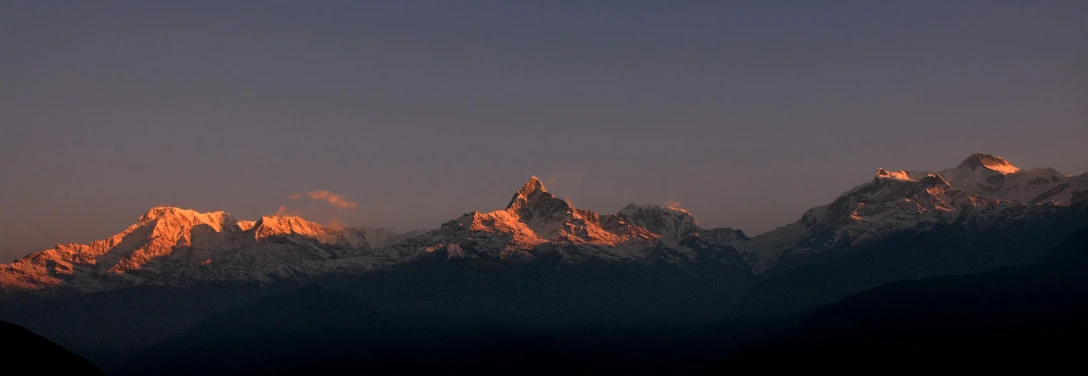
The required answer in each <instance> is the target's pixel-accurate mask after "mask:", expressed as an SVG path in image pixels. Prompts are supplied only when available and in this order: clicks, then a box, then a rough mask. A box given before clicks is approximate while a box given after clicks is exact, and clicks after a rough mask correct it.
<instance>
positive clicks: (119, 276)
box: [0, 177, 743, 291]
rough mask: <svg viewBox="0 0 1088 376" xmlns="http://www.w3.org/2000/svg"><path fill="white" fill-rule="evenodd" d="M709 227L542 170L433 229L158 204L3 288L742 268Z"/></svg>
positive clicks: (40, 258)
mask: <svg viewBox="0 0 1088 376" xmlns="http://www.w3.org/2000/svg"><path fill="white" fill-rule="evenodd" d="M651 229H652V230H651ZM698 232H700V229H699V228H698V224H696V222H695V220H694V219H693V218H692V217H691V216H690V215H689V214H688V213H687V212H686V211H684V210H682V209H672V208H661V207H653V206H634V205H630V206H628V207H625V208H624V209H623V210H622V211H621V212H620V213H619V214H612V215H600V214H597V213H595V212H593V211H590V210H585V209H579V208H574V207H571V206H570V205H569V204H568V203H567V202H566V201H564V200H562V199H559V198H556V197H555V196H554V195H552V194H551V193H548V191H547V190H546V189H545V188H544V185H543V184H542V183H541V182H540V180H539V179H537V178H536V177H533V178H531V179H529V181H528V182H526V183H525V185H524V186H523V187H522V188H521V189H519V190H518V191H517V192H516V193H515V194H514V197H513V198H512V199H511V201H510V203H509V204H508V205H507V207H506V209H503V210H497V211H493V212H489V213H480V212H473V213H468V214H465V215H462V216H461V217H459V218H457V219H455V220H453V221H450V222H447V223H445V224H443V225H442V226H441V227H440V228H439V229H436V230H433V231H428V232H422V233H420V232H413V233H408V234H395V233H393V232H391V231H388V230H384V229H359V228H344V229H331V228H327V227H323V226H321V225H319V224H316V223H313V222H310V221H306V220H304V219H302V218H299V217H292V216H266V217H262V218H260V219H258V220H256V221H244V220H241V221H240V220H236V219H235V218H233V217H231V216H230V215H229V214H227V213H224V212H213V213H198V212H195V211H192V210H185V209H180V208H175V207H167V206H161V207H155V208H152V209H151V210H150V211H148V213H147V214H144V215H143V216H141V217H140V218H139V219H138V220H137V222H136V224H134V225H132V226H130V227H129V228H128V229H126V230H125V231H123V232H121V233H119V234H117V235H114V236H113V237H110V238H109V239H106V240H101V241H96V242H93V243H91V244H87V245H83V244H68V245H58V246H57V247H55V248H53V249H48V250H44V251H41V252H37V253H34V254H31V255H29V256H26V257H24V258H22V259H20V260H17V261H16V262H14V263H12V264H10V265H0V286H2V287H5V288H8V289H20V290H43V289H53V288H70V289H75V290H78V291H100V290H108V289H113V288H119V287H125V286H135V285H142V284H152V285H171V286H184V285H190V284H197V283H207V282H271V281H275V280H279V279H292V278H295V279H304V278H309V277H315V276H322V275H330V274H352V273H364V272H367V271H370V270H374V269H377V268H383V267H390V266H394V265H397V264H402V263H407V262H410V261H412V260H415V259H417V258H419V257H424V256H426V255H431V254H434V253H436V252H438V253H441V254H443V255H445V257H449V258H455V257H483V258H493V259H497V260H501V261H503V262H509V263H523V262H531V261H532V260H534V259H536V258H537V257H539V256H540V255H545V254H546V255H548V256H558V257H560V258H561V259H562V260H563V262H567V263H577V262H583V261H590V260H595V261H603V262H627V263H648V262H661V261H664V262H670V263H673V264H676V265H681V266H682V265H685V264H691V263H694V262H695V259H696V257H697V254H699V253H700V252H704V251H705V250H707V249H711V248H713V250H714V251H713V252H715V253H723V255H722V256H721V257H719V259H721V260H728V261H729V262H732V263H734V264H739V263H740V261H739V260H740V259H739V256H737V254H736V252H735V251H732V249H723V248H722V247H720V246H715V247H709V246H707V245H706V244H700V243H699V242H697V241H696V240H698V239H691V238H692V237H697V235H696V234H697V233H698ZM710 234H713V235H712V239H713V240H715V241H717V240H718V239H739V238H743V234H740V235H738V234H739V231H733V230H728V229H726V230H716V231H714V232H711V233H710ZM681 242H684V243H685V244H687V246H685V245H681V244H680V243H681ZM702 243H706V242H705V241H703V242H702Z"/></svg>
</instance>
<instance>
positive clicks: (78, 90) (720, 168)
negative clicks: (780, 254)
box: [0, 0, 1088, 263]
mask: <svg viewBox="0 0 1088 376" xmlns="http://www.w3.org/2000/svg"><path fill="white" fill-rule="evenodd" d="M1086 16H1088V1H1031V2H1029V1H1011V2H1006V1H894V2H893V1H820V2H796V1H787V2H774V1H754V2H743V3H739V2H727V1H632V0H627V1H485V2H480V1H317V2H301V1H260V2H256V1H249V2H242V1H212V2H165V1H111V2H83V1H5V2H2V3H0V51H2V55H0V72H2V73H0V159H2V160H3V161H5V162H4V163H3V164H0V257H2V258H0V263H6V262H8V261H10V259H11V258H14V257H18V256H22V255H25V254H27V253H29V252H32V251H37V250H40V249H43V248H49V247H52V246H53V245H54V244H57V243H71V242H88V241H91V240H96V239H103V238H106V237H108V236H110V235H112V234H115V233H118V232H120V231H121V230H123V229H124V228H126V227H127V226H129V225H131V224H132V223H133V222H135V220H136V218H137V217H139V216H140V215H141V214H143V213H144V212H146V211H147V209H148V208H150V207H152V206H155V205H173V206H180V207H184V208H191V209H195V210H199V211H214V210H224V211H227V212H230V213H232V214H233V215H235V216H236V217H238V218H241V219H256V218H257V217H259V216H261V215H271V214H274V213H277V212H278V211H281V210H282V212H284V213H287V214H298V215H302V216H303V217H306V218H308V219H310V220H313V221H316V222H320V223H323V224H329V223H333V222H336V223H343V224H347V225H356V226H374V227H389V228H392V229H395V230H411V229H428V228H434V227H437V226H438V225H439V224H441V223H442V222H445V221H448V220H451V219H454V218H456V217H457V216H458V215H460V214H463V213H466V212H471V211H490V210H495V209H501V208H502V207H503V206H504V205H506V203H507V202H508V200H509V199H510V196H511V195H512V194H513V193H514V191H515V190H517V188H519V187H520V186H521V184H522V183H524V182H525V180H527V179H528V178H529V177H530V176H531V175H536V176H539V177H540V178H541V180H543V182H544V184H545V185H546V186H547V188H548V190H549V191H551V192H553V193H555V194H556V195H557V196H559V197H561V198H565V199H568V200H570V201H572V202H573V204H575V205H576V206H578V207H583V208H587V209H592V210H596V211H599V212H602V213H615V212H616V211H618V210H619V209H620V208H621V207H622V206H623V205H625V204H627V203H630V202H636V203H644V204H666V203H679V205H680V206H681V207H684V208H686V209H688V210H689V211H690V212H691V213H692V214H693V215H694V216H695V218H696V219H697V220H698V221H699V223H700V224H701V225H702V226H703V227H708V228H709V227H732V228H738V229H742V230H744V231H745V232H746V233H747V234H748V235H749V236H753V235H756V234H758V233H761V232H764V231H767V230H770V229H773V228H774V227H777V226H780V225H784V224H786V223H789V222H792V221H795V220H797V219H798V218H799V217H800V215H801V214H802V213H804V211H805V210H807V209H808V208H810V207H813V206H816V205H821V204H825V203H827V202H829V201H830V200H832V199H833V198H834V197H835V196H837V195H838V194H839V193H841V192H843V191H845V190H847V189H849V188H851V187H853V186H855V185H857V184H860V183H863V182H865V181H867V180H868V179H871V177H872V175H873V173H874V172H875V171H876V169H877V168H879V167H883V168H888V169H918V170H923V169H941V168H946V167H952V166H955V165H956V164H957V163H959V162H960V161H962V160H963V159H965V158H966V157H967V156H968V155H970V154H971V153H973V152H986V153H992V154H995V155H999V156H1002V157H1005V158H1006V159H1008V160H1009V161H1010V162H1012V163H1013V164H1015V165H1017V166H1019V167H1021V168H1032V167H1054V168H1057V169H1058V170H1059V171H1062V172H1064V173H1070V174H1080V173H1084V172H1086V171H1088V19H1086ZM322 191H327V192H322ZM281 207H283V208H282V209H281ZM334 219H335V220H334Z"/></svg>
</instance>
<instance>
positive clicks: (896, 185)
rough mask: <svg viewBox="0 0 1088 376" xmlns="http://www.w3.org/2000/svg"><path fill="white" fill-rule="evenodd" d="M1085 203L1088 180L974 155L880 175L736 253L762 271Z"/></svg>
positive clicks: (1086, 176)
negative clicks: (907, 236) (930, 231)
mask: <svg viewBox="0 0 1088 376" xmlns="http://www.w3.org/2000/svg"><path fill="white" fill-rule="evenodd" d="M1086 198H1088V174H1082V175H1078V176H1069V175H1063V174H1061V173H1059V172H1058V171H1056V170H1054V169H1051V168H1042V169H1030V170H1022V169H1020V168H1018V167H1016V166H1013V165H1012V164H1011V163H1009V162H1008V161H1006V160H1005V159H1002V158H1000V157H995V156H993V155H989V154H983V153H975V154H972V155H971V156H969V157H968V158H967V159H966V160H964V161H963V162H962V163H960V164H959V165H958V166H956V167H953V168H949V169H944V170H940V171H903V170H900V171H887V170H885V169H882V168H881V169H878V170H877V171H876V175H875V176H874V177H873V179H872V180H871V181H869V182H867V183H865V184H862V185H859V186H857V187H854V188H853V189H851V190H849V191H847V192H845V193H843V194H842V195H840V196H839V197H838V198H836V199H835V200H834V201H832V202H831V203H830V204H827V205H822V206H818V207H815V208H812V209H810V210H808V211H807V212H806V213H805V214H804V215H803V216H802V217H801V219H800V220H798V221H797V222H794V223H791V224H789V225H786V226H783V227H780V228H778V229H776V230H774V231H771V232H768V233H766V234H762V235H760V236H757V237H755V238H753V239H752V240H751V241H749V242H747V243H746V244H744V245H743V246H742V247H741V248H742V249H743V253H744V254H745V256H746V257H747V258H748V259H749V260H751V262H752V265H753V268H754V270H755V271H757V272H759V271H763V270H767V269H770V268H772V267H774V266H776V265H778V264H779V263H780V262H781V261H783V260H784V259H789V258H796V257H798V256H803V255H806V254H812V253H820V252H823V251H826V250H829V249H834V248H840V249H841V248H849V247H859V246H864V245H866V244H872V243H874V242H877V241H879V240H881V239H883V238H885V237H887V236H890V235H894V234H898V233H901V232H903V231H906V230H913V231H919V230H925V229H927V228H932V227H934V226H937V225H949V224H957V225H960V226H965V227H966V226H975V227H985V226H988V225H990V224H992V223H994V222H1003V221H1004V222H1008V221H1011V220H1017V219H1025V218H1030V217H1032V216H1036V217H1046V216H1048V215H1052V214H1054V213H1056V212H1059V211H1063V210H1065V209H1067V208H1068V207H1069V205H1070V204H1072V203H1075V202H1079V201H1083V200H1084V199H1086Z"/></svg>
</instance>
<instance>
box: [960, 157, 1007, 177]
mask: <svg viewBox="0 0 1088 376" xmlns="http://www.w3.org/2000/svg"><path fill="white" fill-rule="evenodd" d="M956 168H961V169H968V170H972V171H974V170H977V169H979V168H985V169H988V170H991V171H995V172H998V173H1001V174H1012V173H1015V172H1018V171H1020V168H1018V167H1016V166H1013V165H1012V164H1011V163H1009V161H1007V160H1005V159H1004V158H1001V157H997V156H993V155H990V154H986V153H974V154H971V156H969V157H967V159H965V160H964V161H963V162H962V163H960V165H959V166H957V167H956Z"/></svg>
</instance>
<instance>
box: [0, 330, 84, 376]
mask: <svg viewBox="0 0 1088 376" xmlns="http://www.w3.org/2000/svg"><path fill="white" fill-rule="evenodd" d="M0 339H2V340H3V342H4V350H3V351H0V364H3V367H4V368H6V369H7V370H8V371H6V372H14V371H15V370H18V369H34V368H41V369H42V371H43V372H46V373H49V374H72V375H105V373H103V372H102V371H101V370H99V369H98V368H97V367H95V366H94V365H93V364H91V362H88V361H87V360H86V359H83V358H81V357H79V356H77V355H75V354H72V353H70V352H68V350H65V349H64V348H63V347H61V346H60V345H57V344H55V343H53V342H50V341H49V340H47V339H45V338H43V337H42V336H39V335H37V334H34V333H32V332H31V331H29V330H27V329H26V328H23V327H21V326H18V325H15V324H12V323H9V322H6V321H0ZM24 367H25V368H24ZM6 372H5V373H6Z"/></svg>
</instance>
